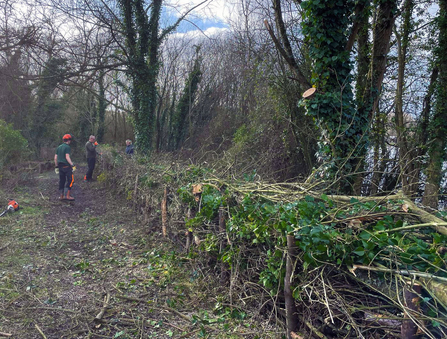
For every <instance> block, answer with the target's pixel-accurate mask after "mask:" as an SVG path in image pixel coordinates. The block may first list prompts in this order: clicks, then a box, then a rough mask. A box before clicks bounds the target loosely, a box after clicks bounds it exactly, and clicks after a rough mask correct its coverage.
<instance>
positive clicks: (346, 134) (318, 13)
mask: <svg viewBox="0 0 447 339" xmlns="http://www.w3.org/2000/svg"><path fill="white" fill-rule="evenodd" d="M301 7H302V8H303V10H304V23H303V34H304V35H305V37H306V41H307V42H308V43H309V55H310V58H311V59H312V60H313V65H312V66H313V69H312V84H313V86H314V87H316V88H317V93H316V95H315V97H314V98H313V99H312V100H308V101H306V103H305V104H306V108H307V112H308V114H309V115H311V116H313V117H314V118H316V120H317V122H318V124H319V126H320V128H321V129H322V131H323V136H324V139H323V140H322V141H321V144H320V153H321V156H322V157H324V158H325V159H326V161H327V162H328V168H327V173H328V174H329V175H330V177H331V179H334V180H336V181H337V180H338V181H339V185H338V189H340V190H341V191H342V192H344V193H352V192H353V191H354V182H355V177H354V174H355V173H356V172H357V171H358V167H359V164H361V163H362V158H363V157H364V155H365V153H366V145H367V133H366V129H367V127H368V121H367V119H366V117H365V116H364V115H363V116H362V115H360V114H358V113H357V112H356V109H355V104H354V98H353V91H352V78H351V71H352V63H351V61H350V53H349V51H348V50H346V46H347V43H348V39H349V27H350V23H351V22H350V15H351V14H352V13H353V11H354V2H353V1H350V0H343V1H339V2H333V1H331V0H323V1H305V2H303V3H302V4H301Z"/></svg>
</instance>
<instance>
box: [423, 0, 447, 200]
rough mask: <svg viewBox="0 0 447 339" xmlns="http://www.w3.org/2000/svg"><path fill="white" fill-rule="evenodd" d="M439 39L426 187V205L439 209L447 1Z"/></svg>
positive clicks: (445, 124) (446, 122) (445, 123)
mask: <svg viewBox="0 0 447 339" xmlns="http://www.w3.org/2000/svg"><path fill="white" fill-rule="evenodd" d="M438 25H439V38H438V44H439V45H438V46H437V48H436V50H435V55H436V60H437V64H438V69H439V80H438V86H437V100H436V106H435V111H434V115H433V119H432V121H431V123H430V125H431V126H430V132H431V133H430V134H431V135H432V136H433V137H432V139H431V142H430V145H429V151H428V153H429V156H430V162H429V164H428V168H427V183H426V186H425V192H424V199H423V202H424V204H425V205H427V206H430V207H432V208H437V207H438V194H439V186H440V182H441V179H442V164H443V161H444V160H445V147H446V144H447V0H440V1H439V18H438Z"/></svg>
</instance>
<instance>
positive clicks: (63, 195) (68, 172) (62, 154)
mask: <svg viewBox="0 0 447 339" xmlns="http://www.w3.org/2000/svg"><path fill="white" fill-rule="evenodd" d="M71 139H73V137H72V136H71V134H65V135H64V136H63V137H62V141H63V144H61V145H60V146H59V147H58V148H57V149H56V154H55V155H54V165H55V166H56V169H55V171H56V173H57V174H59V192H60V198H59V199H61V200H75V199H74V198H73V197H72V196H71V195H70V193H71V189H72V188H73V183H74V175H73V172H74V171H75V170H76V167H75V165H74V163H73V161H72V160H71V157H70V153H71V149H70V143H71Z"/></svg>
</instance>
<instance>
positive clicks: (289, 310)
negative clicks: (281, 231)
mask: <svg viewBox="0 0 447 339" xmlns="http://www.w3.org/2000/svg"><path fill="white" fill-rule="evenodd" d="M295 256H296V245H295V237H294V236H293V235H287V255H286V275H285V277H284V300H285V303H286V324H287V339H292V333H293V332H295V331H296V330H297V328H298V315H297V309H296V305H295V299H294V298H293V293H292V288H291V279H292V275H293V260H294V258H295Z"/></svg>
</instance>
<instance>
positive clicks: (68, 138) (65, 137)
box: [62, 134, 73, 140]
mask: <svg viewBox="0 0 447 339" xmlns="http://www.w3.org/2000/svg"><path fill="white" fill-rule="evenodd" d="M71 139H73V137H72V136H71V134H65V135H64V136H63V137H62V140H71Z"/></svg>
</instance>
